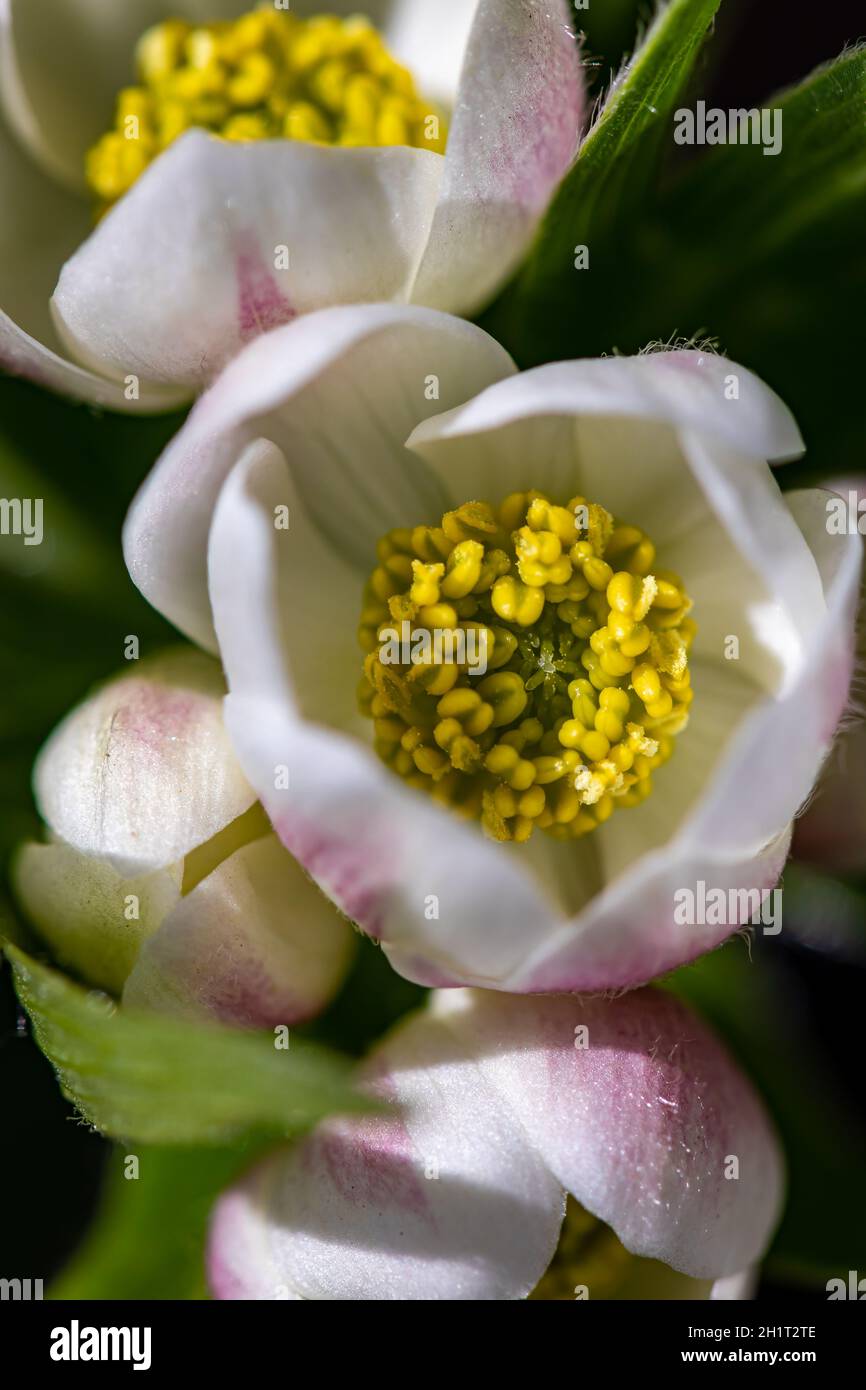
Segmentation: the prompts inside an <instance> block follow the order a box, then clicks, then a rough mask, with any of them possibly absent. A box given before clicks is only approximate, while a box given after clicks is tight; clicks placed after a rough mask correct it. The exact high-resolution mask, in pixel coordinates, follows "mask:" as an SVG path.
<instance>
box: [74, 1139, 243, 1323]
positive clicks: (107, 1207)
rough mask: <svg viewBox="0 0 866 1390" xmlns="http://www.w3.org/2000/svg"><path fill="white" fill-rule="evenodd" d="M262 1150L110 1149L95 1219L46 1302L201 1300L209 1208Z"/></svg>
mask: <svg viewBox="0 0 866 1390" xmlns="http://www.w3.org/2000/svg"><path fill="white" fill-rule="evenodd" d="M261 1147H262V1146H261V1145H252V1146H251V1145H247V1146H246V1147H235V1148H207V1149H176V1148H150V1147H147V1146H142V1147H141V1148H139V1149H136V1151H135V1154H134V1155H130V1154H128V1153H127V1152H125V1151H124V1150H122V1149H115V1150H114V1151H113V1152H112V1154H111V1156H110V1158H109V1161H108V1167H107V1172H106V1175H105V1188H104V1191H103V1196H102V1202H101V1204H100V1209H99V1211H98V1213H97V1216H96V1220H95V1222H94V1224H93V1225H92V1227H91V1229H90V1230H89V1231H88V1234H87V1236H86V1238H85V1240H84V1243H83V1244H82V1246H81V1248H80V1249H79V1250H78V1251H77V1252H76V1254H75V1255H74V1257H73V1259H72V1260H71V1262H70V1264H69V1265H68V1266H67V1267H66V1269H65V1270H64V1271H63V1273H62V1274H61V1275H60V1277H59V1279H57V1280H56V1281H55V1283H54V1284H53V1286H52V1287H51V1288H50V1289H49V1291H48V1297H49V1298H55V1299H115V1298H118V1299H201V1298H205V1297H206V1296H207V1288H206V1284H205V1270H204V1245H205V1238H206V1234H207V1223H208V1218H209V1215H210V1211H211V1208H212V1206H213V1203H214V1202H215V1200H216V1198H217V1197H218V1196H219V1194H220V1192H222V1191H223V1189H224V1188H226V1187H227V1186H228V1185H229V1183H231V1182H232V1181H233V1179H234V1178H235V1177H237V1175H238V1173H239V1171H240V1170H241V1169H242V1168H243V1167H245V1166H246V1165H247V1164H248V1163H250V1162H251V1161H252V1160H253V1159H254V1158H255V1157H256V1155H257V1153H258V1152H259V1150H260V1149H261ZM130 1157H134V1158H135V1159H137V1168H136V1169H135V1170H133V1169H132V1167H131V1165H130V1163H129V1158H130ZM133 1172H134V1173H135V1175H134V1176H133V1175H132V1174H133Z"/></svg>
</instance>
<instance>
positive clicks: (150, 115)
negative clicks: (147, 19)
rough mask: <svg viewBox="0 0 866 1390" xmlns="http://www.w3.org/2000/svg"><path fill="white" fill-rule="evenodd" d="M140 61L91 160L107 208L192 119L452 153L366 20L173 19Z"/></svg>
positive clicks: (152, 36) (230, 134)
mask: <svg viewBox="0 0 866 1390" xmlns="http://www.w3.org/2000/svg"><path fill="white" fill-rule="evenodd" d="M135 59H136V71H137V75H138V83H137V85H135V86H132V87H127V88H125V89H124V90H123V91H121V93H120V96H119V98H118V102H117V114H116V118H115V125H114V129H113V130H111V131H109V132H108V134H106V135H103V136H102V138H101V139H100V140H99V141H98V142H97V144H96V145H94V146H93V148H92V149H91V150H90V152H89V153H88V155H87V163H86V174H87V182H88V184H89V186H90V188H91V189H92V190H93V192H94V193H95V194H96V195H97V197H98V198H99V199H100V200H101V203H102V204H103V206H106V207H107V206H109V205H110V204H111V203H113V202H115V201H116V200H117V199H118V198H120V197H122V195H123V194H124V193H125V192H126V191H127V189H129V188H131V186H132V185H133V183H135V181H136V179H137V178H138V177H139V175H140V174H141V173H143V171H144V170H145V169H146V168H147V166H148V164H150V162H151V160H153V159H155V158H156V156H157V155H158V154H160V152H161V151H162V150H164V149H165V148H166V147H167V146H168V145H170V144H171V143H172V141H173V140H176V139H177V137H178V136H179V135H181V134H182V133H183V132H184V131H185V130H189V129H190V128H191V127H193V126H201V127H204V128H205V129H206V130H210V131H213V132H215V133H216V134H218V135H221V136H223V137H224V138H225V139H226V140H271V139H279V138H284V139H288V140H307V141H312V142H314V143H317V144H326V145H414V146H417V147H419V148H421V149H428V150H436V151H439V152H441V151H442V150H443V149H444V148H445V137H446V130H445V121H444V119H443V117H442V114H441V112H439V111H437V110H436V109H435V108H433V107H431V106H430V104H429V103H428V102H424V101H422V99H421V98H420V97H419V95H418V93H417V92H416V90H415V83H414V80H413V78H412V75H411V73H410V72H408V71H407V69H406V68H404V67H402V66H401V65H400V64H399V63H398V62H397V61H396V60H395V59H394V58H393V57H392V56H391V54H390V53H389V52H388V49H387V48H386V46H385V43H384V41H383V40H382V38H381V36H380V35H379V34H378V33H377V32H376V30H375V29H374V28H373V26H372V25H371V24H370V23H369V21H368V20H366V19H364V18H362V17H361V16H357V15H356V16H353V17H351V18H349V19H345V20H344V19H338V18H336V17H335V16H333V15H320V16H317V17H315V18H312V19H306V20H305V19H299V18H298V17H297V16H296V15H294V14H292V13H290V12H289V11H288V10H284V9H275V8H274V6H273V5H272V4H268V5H266V6H263V8H261V9H258V10H254V11H252V12H251V13H249V14H245V15H243V16H242V17H241V18H240V19H237V20H233V21H224V22H218V23H213V24H201V25H192V24H187V23H185V22H184V21H183V20H179V19H170V20H166V21H165V23H162V24H157V25H155V26H154V27H153V28H152V29H149V30H148V31H147V32H146V33H145V34H144V35H143V37H142V38H141V39H140V40H139V43H138V46H137V49H136V55H135Z"/></svg>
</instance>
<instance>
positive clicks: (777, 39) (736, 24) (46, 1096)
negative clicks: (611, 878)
mask: <svg viewBox="0 0 866 1390" xmlns="http://www.w3.org/2000/svg"><path fill="white" fill-rule="evenodd" d="M590 6H591V10H593V11H594V10H595V8H596V6H598V7H599V9H600V10H603V11H604V14H603V15H602V16H601V17H600V18H598V19H597V21H596V22H595V24H594V26H592V25H591V22H590V14H589V12H584V13H583V14H581V13H579V14H578V16H577V22H578V25H581V24H583V25H585V26H586V27H587V29H589V30H590V32H591V34H592V37H593V40H594V44H595V47H594V50H591V51H594V52H595V53H596V54H598V53H599V50H600V49H602V48H603V49H604V52H603V54H602V56H601V57H600V58H599V61H598V66H597V67H596V68H595V74H596V79H595V80H596V82H599V83H603V82H604V80H606V77H607V76H608V75H609V72H610V67H611V64H614V65H615V64H616V63H617V61H618V58H619V56H620V55H621V53H622V51H623V50H624V49H627V48H630V46H631V44H632V41H633V33H634V28H633V17H632V14H631V11H632V8H633V7H632V6H631V5H629V4H617V3H615V2H614V0H590ZM322 8H323V10H325V9H327V5H326V4H323V6H322ZM359 9H363V5H362V4H361V5H359ZM649 12H650V7H645V9H644V14H645V15H647V14H648V13H649ZM861 35H866V8H864V6H863V4H862V3H842V2H841V0H822V3H821V4H809V5H806V4H799V5H798V4H796V3H791V0H787V3H783V0H749V2H747V0H725V3H724V4H723V6H722V12H721V16H720V19H719V21H718V26H717V32H716V36H715V38H714V40H713V42H712V45H711V49H710V52H709V54H707V55H705V56H704V59H703V62H704V64H705V67H706V80H705V82H704V83H703V85H702V95H705V96H706V98H707V101H708V104H717V105H720V106H725V107H727V106H750V105H753V104H759V103H760V102H761V101H762V100H763V99H765V98H766V97H767V96H768V95H769V94H770V93H771V92H773V91H775V90H776V89H778V88H780V87H783V86H786V85H788V84H790V83H793V82H795V81H797V80H798V79H801V78H802V77H804V76H805V75H806V74H807V73H808V72H809V71H811V69H812V68H814V67H815V66H816V65H817V64H818V63H819V62H822V61H824V60H826V59H831V58H833V57H835V56H837V55H838V54H839V53H840V52H841V50H842V49H843V48H844V47H845V46H846V45H847V44H850V43H851V42H852V41H854V40H856V39H857V38H859V37H861ZM864 254H866V236H864ZM843 288H844V287H842V286H840V287H839V290H840V293H842V292H843ZM858 328H859V331H862V325H859V326H858ZM819 339H820V326H817V325H816V340H819ZM816 346H817V350H819V351H820V350H821V348H820V343H819V342H817V341H816ZM834 346H835V350H836V351H837V352H840V351H841V352H844V346H845V345H844V344H840V343H836V344H835V345H834ZM69 409H70V408H69V407H68V406H66V405H63V404H61V403H59V402H56V401H53V400H51V399H49V398H46V397H44V396H42V395H41V394H40V393H39V392H37V391H36V390H35V389H34V388H31V387H29V386H27V385H25V384H23V383H19V382H0V418H2V420H3V429H4V432H5V433H6V434H7V436H9V435H10V434H11V437H12V440H13V443H14V442H15V439H16V436H20V437H21V439H22V440H23V439H25V438H26V439H27V440H28V447H29V448H31V450H32V448H33V440H34V438H35V439H36V442H37V454H38V445H39V441H40V440H42V442H43V444H44V449H45V451H46V455H47V454H52V455H56V453H57V449H58V440H59V439H60V440H62V438H63V429H64V425H63V422H64V418H65V416H64V412H68V411H69ZM76 414H78V415H80V416H82V417H85V418H83V428H80V429H79V430H78V431H77V443H76V446H75V447H76V449H77V450H78V454H77V456H75V455H74V456H73V457H71V458H67V459H66V460H65V466H66V467H67V468H69V469H78V470H79V472H81V473H83V474H84V475H85V476H87V477H89V479H90V481H91V486H92V490H93V491H92V496H93V497H95V498H96V502H95V504H94V507H95V513H96V514H95V515H92V517H91V519H92V520H93V522H94V524H95V525H97V526H100V527H105V528H110V527H113V528H115V530H114V531H111V532H110V539H109V543H110V545H111V546H113V547H116V525H117V520H116V518H117V517H118V516H119V515H122V512H123V509H124V508H125V505H126V503H127V502H128V500H129V499H130V498H131V495H132V492H133V490H134V488H135V486H136V484H137V481H138V480H139V478H140V477H141V476H143V473H144V472H145V471H146V469H147V467H148V466H149V463H150V462H152V461H153V459H154V458H155V457H156V454H157V452H158V450H159V448H160V447H161V445H162V443H164V442H165V441H166V440H167V439H168V438H169V437H170V436H171V434H172V433H173V431H174V429H175V427H176V424H177V419H176V418H169V419H165V420H160V421H154V422H151V423H150V424H148V425H147V426H145V427H143V426H142V425H141V424H140V423H139V424H137V425H136V426H135V431H136V433H135V443H134V446H133V433H132V427H131V425H130V423H129V422H127V421H123V420H114V419H99V418H98V417H97V416H95V415H94V414H92V413H90V412H87V411H85V410H84V408H83V407H82V408H79V409H78V410H77V411H76ZM118 456H120V457H122V458H123V460H124V462H123V467H122V468H120V469H115V468H114V462H113V461H114V460H115V459H117V458H118ZM852 462H853V461H852V460H850V459H848V460H845V461H844V466H845V471H849V472H850V471H851V466H852ZM856 462H857V463H858V464H859V466H860V467H862V466H863V459H860V460H857V461H856ZM100 513H101V514H100ZM115 558H116V557H115ZM119 582H120V583H121V584H122V580H121V581H119ZM122 592H123V594H124V596H125V592H126V591H122ZM23 593H24V591H23V590H22V597H23ZM7 601H8V600H7ZM133 602H134V600H133V598H132V597H131V596H130V598H129V603H130V604H132V603H133ZM0 621H2V620H0ZM135 622H136V624H137V625H136V626H135V627H126V628H122V630H125V631H130V630H133V631H138V632H141V631H142V630H143V627H144V626H146V625H147V624H149V628H150V631H151V632H152V633H153V634H154V635H157V636H159V635H160V634H161V624H160V623H159V621H158V620H157V619H156V618H154V617H152V616H151V617H147V616H146V615H145V614H144V612H143V610H141V611H140V610H139V609H138V608H136V609H135ZM31 624H32V626H31V638H32V642H33V644H34V645H36V644H38V643H42V644H43V646H44V647H46V648H47V649H48V650H47V652H46V655H45V660H44V667H43V670H44V675H43V679H44V681H45V682H51V681H54V680H55V679H56V673H55V672H54V670H53V667H54V665H55V664H57V665H60V666H61V667H62V668H63V671H64V674H63V675H62V676H61V677H60V683H61V687H62V688H61V689H60V690H59V691H58V700H57V710H56V713H55V715H54V717H53V718H51V719H49V720H48V721H47V722H45V721H43V722H41V723H40V721H39V719H38V718H37V719H36V720H35V721H34V723H33V725H32V726H29V725H26V721H25V725H26V726H25V727H24V728H23V729H21V730H19V731H18V736H17V737H14V736H13V738H12V739H11V740H10V738H9V736H8V731H7V740H6V742H7V747H6V748H5V750H4V754H5V756H6V757H7V758H10V757H11V758H13V759H14V760H15V761H16V763H17V764H20V777H19V785H22V784H23V779H24V777H25V776H26V768H27V767H29V765H30V763H31V761H32V758H33V754H34V752H35V750H36V748H37V747H38V746H39V743H40V742H41V741H42V739H43V738H44V736H45V735H46V734H47V733H48V731H49V729H50V728H51V727H52V725H53V723H54V722H56V718H57V717H59V715H60V714H62V712H63V710H64V709H65V707H66V706H68V704H70V703H72V702H73V701H74V700H75V699H77V698H79V697H80V696H81V695H82V694H83V693H84V691H85V690H86V689H87V688H88V686H89V685H90V684H91V683H92V682H93V681H94V680H95V679H97V678H98V677H100V676H102V675H106V674H108V673H109V672H110V671H111V670H112V669H113V668H114V667H115V666H117V665H118V662H119V657H118V652H117V648H116V645H115V644H112V646H111V649H109V648H108V647H107V646H106V645H104V644H103V643H102V642H101V640H100V639H99V638H98V637H94V640H93V643H92V649H87V647H85V649H83V650H82V647H81V643H80V641H78V642H76V644H75V647H74V650H73V649H71V648H69V647H65V645H64V641H65V639H64V631H63V620H62V613H61V614H59V615H58V614H57V613H55V612H48V611H45V610H43V609H42V608H41V607H40V602H39V601H38V599H37V601H36V602H35V603H34V604H33V606H32V608H31ZM5 635H6V634H5V632H4V628H3V626H2V625H0V639H2V638H4V637H5ZM3 646H4V647H6V642H5V641H4V642H3ZM17 677H18V671H17V668H16V662H15V660H14V650H13V653H12V660H10V653H9V651H8V649H7V652H6V664H5V666H4V670H3V673H2V677H0V690H2V691H3V695H2V696H0V704H2V703H3V702H5V699H6V692H7V687H8V685H9V683H13V684H14V683H15V681H16V679H17ZM66 686H68V690H67V689H66ZM12 745H14V746H12ZM864 775H866V769H864ZM0 812H2V814H3V816H4V818H6V820H7V827H6V828H7V830H8V829H9V825H8V822H9V820H10V818H11V819H12V820H13V821H14V829H15V830H16V831H17V834H15V835H14V836H13V838H21V836H23V835H24V834H25V833H28V832H29V831H30V830H31V829H32V816H31V814H30V813H28V812H27V811H26V810H24V809H22V808H21V807H20V806H11V805H2V804H0ZM19 822H20V828H19ZM4 839H5V837H4ZM755 949H756V951H758V952H759V951H761V950H762V949H767V948H766V947H765V946H764V947H762V946H761V944H760V943H756V946H755ZM772 951H773V955H774V964H775V966H776V968H777V969H779V957H780V953H781V970H782V972H783V974H784V975H785V977H786V980H787V982H788V984H789V985H790V986H792V992H791V994H790V998H791V999H794V1000H796V1001H797V1003H796V1008H797V1009H798V1010H799V1017H798V1019H797V1029H798V1032H800V1031H802V1035H803V1036H804V1037H808V1038H809V1046H810V1049H811V1050H812V1053H813V1059H815V1058H814V1054H815V1053H816V1052H817V1053H818V1054H820V1056H819V1057H817V1059H815V1060H818V1061H819V1062H821V1063H822V1064H823V1065H825V1066H826V1067H827V1069H828V1072H829V1074H831V1075H832V1076H833V1077H834V1080H835V1082H836V1084H837V1088H838V1090H839V1092H840V1096H841V1098H842V1099H843V1100H844V1102H845V1104H846V1106H847V1107H848V1108H849V1109H850V1112H851V1114H852V1116H853V1115H855V1114H856V1115H859V1117H860V1119H861V1120H862V1119H864V1118H866V1107H864V1092H863V1082H862V1063H863V1054H862V1030H861V1016H860V1010H861V1008H862V1000H863V998H864V991H866V969H864V966H863V964H862V963H860V964H858V963H856V962H855V961H851V960H846V961H844V962H843V961H840V960H834V959H830V958H827V957H825V956H821V955H818V954H817V953H815V952H814V951H811V950H808V949H806V948H805V947H802V946H798V945H796V944H793V945H792V944H788V945H785V944H784V943H783V942H782V941H776V942H773V944H772ZM792 1007H793V1006H792ZM792 1065H793V1059H792ZM0 1106H2V1110H0V1115H2V1120H0V1124H2V1143H0V1191H2V1192H3V1194H4V1199H5V1200H4V1201H3V1207H2V1216H0V1276H11V1275H12V1274H13V1273H14V1274H16V1275H18V1276H20V1277H28V1276H29V1277H32V1278H43V1279H44V1280H45V1281H46V1283H47V1281H48V1280H49V1279H50V1278H51V1276H52V1275H53V1274H55V1273H56V1272H57V1271H58V1270H59V1269H60V1268H61V1267H62V1266H63V1264H64V1262H65V1261H66V1260H67V1258H68V1257H69V1255H70V1253H71V1252H72V1251H73V1250H74V1248H75V1246H76V1244H77V1242H78V1241H79V1239H80V1237H81V1235H82V1233H83V1232H84V1230H85V1229H86V1227H87V1225H88V1222H89V1220H90V1218H91V1215H92V1213H93V1210H94V1207H95V1203H96V1200H97V1197H98V1192H99V1186H100V1179H101V1174H102V1169H103V1164H104V1162H105V1159H106V1155H107V1153H108V1151H109V1145H108V1144H106V1142H105V1141H104V1140H102V1139H101V1138H100V1137H99V1136H98V1135H97V1134H95V1133H92V1132H91V1131H89V1129H88V1128H87V1126H86V1125H84V1124H83V1123H82V1122H81V1121H80V1120H78V1119H77V1118H76V1116H75V1114H74V1112H73V1110H72V1108H71V1107H70V1106H69V1105H68V1104H67V1103H66V1102H64V1100H63V1099H62V1097H61V1095H60V1092H59V1090H58V1086H57V1082H56V1080H55V1077H54V1074H53V1072H52V1070H51V1067H50V1066H49V1064H48V1062H47V1061H46V1060H45V1058H44V1057H43V1056H42V1054H41V1052H40V1051H39V1049H38V1048H37V1046H36V1045H35V1043H34V1041H33V1040H32V1038H31V1037H30V1036H29V1033H28V1026H27V1023H26V1020H25V1019H24V1017H23V1015H22V1011H21V1010H20V1008H19V1006H18V1003H17V1000H16V998H15V995H14V993H13V991H12V988H11V985H10V980H9V973H8V969H7V968H6V967H3V972H2V978H0ZM821 1200H822V1193H821V1191H816V1192H815V1202H816V1204H817V1205H818V1206H819V1207H820V1203H821ZM761 1294H762V1296H763V1297H766V1298H779V1297H783V1298H785V1299H791V1298H797V1299H800V1300H804V1299H805V1300H809V1299H821V1300H823V1299H824V1298H825V1297H826V1295H825V1293H824V1291H823V1289H820V1290H808V1289H805V1290H804V1289H802V1288H796V1287H795V1286H794V1285H793V1284H791V1285H788V1284H783V1283H781V1282H775V1283H774V1282H771V1281H769V1280H765V1282H764V1283H763V1284H762V1288H761Z"/></svg>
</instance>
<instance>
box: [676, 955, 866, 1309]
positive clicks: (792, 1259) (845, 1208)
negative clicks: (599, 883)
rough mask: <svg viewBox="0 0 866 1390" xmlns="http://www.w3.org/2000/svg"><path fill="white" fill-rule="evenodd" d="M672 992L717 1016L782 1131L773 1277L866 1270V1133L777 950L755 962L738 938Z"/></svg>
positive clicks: (822, 1278) (686, 971)
mask: <svg viewBox="0 0 866 1390" xmlns="http://www.w3.org/2000/svg"><path fill="white" fill-rule="evenodd" d="M666 987H667V988H669V989H672V990H673V991H674V992H675V993H677V994H679V995H680V996H681V997H682V998H684V999H686V1000H688V1002H689V1003H690V1004H692V1005H694V1007H695V1008H696V1009H697V1010H698V1011H699V1012H700V1013H701V1014H703V1015H704V1016H705V1017H706V1018H707V1019H709V1020H710V1021H711V1022H712V1023H713V1024H714V1025H715V1027H716V1028H717V1030H718V1031H719V1032H720V1033H721V1034H722V1036H723V1037H724V1038H725V1039H726V1040H727V1042H728V1044H729V1045H730V1047H731V1050H732V1051H733V1052H734V1054H735V1056H736V1057H737V1058H738V1059H739V1061H740V1062H741V1063H742V1065H743V1067H744V1068H745V1070H746V1071H747V1072H748V1073H749V1075H750V1076H751V1077H752V1078H753V1080H754V1082H755V1084H756V1085H757V1087H758V1089H759V1090H760V1091H761V1092H762V1094H763V1096H764V1099H765V1101H766V1103H767V1105H768V1107H769V1109H770V1111H771V1112H772V1114H773V1117H774V1119H775V1121H776V1124H777V1125H778V1128H779V1132H780V1136H781V1140H782V1145H783V1148H784V1151H785V1160H786V1163H787V1167H788V1200H787V1205H786V1208H785V1212H784V1216H783V1218H782V1224H781V1226H780V1228H779V1231H778V1233H777V1235H776V1239H775V1241H774V1242H773V1246H772V1249H771V1251H770V1255H769V1257H768V1261H767V1271H768V1273H769V1274H770V1276H771V1277H773V1276H775V1277H776V1278H779V1279H782V1280H798V1281H802V1282H804V1283H818V1284H823V1283H824V1282H826V1280H827V1279H829V1278H831V1277H833V1276H835V1275H838V1274H840V1273H844V1272H845V1271H847V1270H848V1269H851V1268H859V1269H862V1268H864V1266H866V1208H864V1205H863V1200H862V1188H863V1172H864V1165H866V1131H864V1130H863V1128H862V1127H861V1126H859V1125H858V1124H857V1123H856V1122H854V1121H853V1120H852V1117H851V1116H850V1115H848V1114H847V1113H846V1110H845V1108H844V1101H843V1099H842V1097H841V1096H840V1095H839V1094H838V1093H837V1091H836V1089H835V1086H834V1083H833V1078H832V1076H831V1075H829V1074H828V1072H827V1069H826V1064H825V1063H824V1062H823V1061H822V1058H821V1053H820V1049H819V1048H818V1047H817V1045H816V1043H815V1039H814V1036H813V1035H812V1034H811V1033H810V1030H809V1027H808V1023H807V1020H806V1019H805V1018H804V1017H803V1014H802V1010H801V1007H800V1003H799V1000H798V998H797V993H796V990H795V988H794V986H793V984H792V982H791V980H790V979H789V978H788V977H787V976H786V974H785V972H784V968H783V967H782V966H781V965H780V963H779V962H777V961H776V960H775V959H774V957H773V948H772V947H771V946H766V945H764V947H763V949H761V948H760V946H759V945H758V943H756V950H755V958H754V961H753V960H752V957H751V952H750V950H749V949H748V948H747V946H746V944H745V943H744V942H742V941H739V940H735V941H732V942H729V943H728V945H726V946H723V947H722V948H721V949H720V950H718V951H714V952H713V953H712V954H711V955H708V956H704V957H703V958H702V959H701V960H699V961H698V962H697V963H696V964H694V965H690V966H686V967H684V968H683V969H681V970H678V971H677V972H676V973H675V974H674V975H672V976H671V977H670V979H669V980H668V981H667V982H666Z"/></svg>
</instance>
